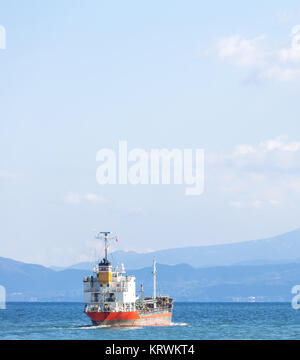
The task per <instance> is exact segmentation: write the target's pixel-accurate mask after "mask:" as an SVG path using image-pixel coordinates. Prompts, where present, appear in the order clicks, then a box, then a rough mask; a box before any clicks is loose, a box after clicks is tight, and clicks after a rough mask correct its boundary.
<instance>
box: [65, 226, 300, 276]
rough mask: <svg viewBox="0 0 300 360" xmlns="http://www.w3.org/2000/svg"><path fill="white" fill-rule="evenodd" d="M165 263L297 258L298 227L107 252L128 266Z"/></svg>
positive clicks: (272, 261)
mask: <svg viewBox="0 0 300 360" xmlns="http://www.w3.org/2000/svg"><path fill="white" fill-rule="evenodd" d="M154 256H155V257H156V260H157V262H159V263H160V264H165V265H176V264H182V263H185V264H189V265H191V266H193V267H197V268H199V267H211V266H224V265H234V264H235V265H259V264H277V263H291V262H298V261H299V262H300V229H297V230H294V231H291V232H288V233H285V234H283V235H279V236H275V237H272V238H268V239H262V240H252V241H245V242H241V243H232V244H224V245H213V246H198V247H183V248H176V249H168V250H160V251H155V252H150V253H144V254H139V253H136V252H134V251H129V252H125V251H116V252H113V253H112V254H111V260H112V262H114V263H115V264H117V263H124V264H125V265H126V267H127V268H129V269H141V268H144V267H146V266H151V264H152V262H153V257H154ZM92 268H93V264H92V263H86V262H84V263H79V264H76V265H73V266H71V267H70V269H89V270H91V269H92Z"/></svg>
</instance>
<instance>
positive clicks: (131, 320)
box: [86, 311, 172, 326]
mask: <svg viewBox="0 0 300 360" xmlns="http://www.w3.org/2000/svg"><path fill="white" fill-rule="evenodd" d="M86 314H87V315H88V316H89V317H90V318H91V320H92V322H93V324H95V325H110V326H169V325H171V322H172V321H171V319H172V313H171V312H163V313H155V314H141V315H140V314H139V313H138V312H137V311H130V312H87V313H86Z"/></svg>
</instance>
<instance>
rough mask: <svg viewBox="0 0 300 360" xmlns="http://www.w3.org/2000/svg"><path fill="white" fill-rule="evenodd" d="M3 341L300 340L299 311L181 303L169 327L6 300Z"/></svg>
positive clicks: (78, 307)
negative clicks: (120, 324)
mask: <svg viewBox="0 0 300 360" xmlns="http://www.w3.org/2000/svg"><path fill="white" fill-rule="evenodd" d="M0 339H1V340H5V339H8V340H10V339H14V340H23V339H36V340H43V339H46V340H52V339H57V340H60V339H76V340H81V339H82V340H83V339H84V340H88V339H91V340H92V339H93V340H134V339H140V340H142V339H146V340H147V339H149V340H194V339H197V340H205V339H300V310H294V309H293V308H292V307H291V304H290V303H182V302H176V303H175V305H174V312H173V322H172V325H171V326H167V327H138V328H129V327H128V328H111V327H109V326H93V325H92V324H91V322H90V320H89V318H88V317H87V316H86V315H85V314H84V313H83V304H81V303H57V302H56V303H47V302H45V303H35V302H32V303H18V302H15V303H8V304H7V306H6V309H5V310H0Z"/></svg>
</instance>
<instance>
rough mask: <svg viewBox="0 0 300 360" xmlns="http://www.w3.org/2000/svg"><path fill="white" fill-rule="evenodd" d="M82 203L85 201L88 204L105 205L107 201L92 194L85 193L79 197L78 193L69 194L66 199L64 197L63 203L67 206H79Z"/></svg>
mask: <svg viewBox="0 0 300 360" xmlns="http://www.w3.org/2000/svg"><path fill="white" fill-rule="evenodd" d="M82 201H87V202H90V203H95V204H96V203H98V204H105V203H107V202H108V201H107V200H106V199H105V198H104V197H102V196H101V195H97V194H94V193H87V194H83V195H80V194H78V193H69V194H68V195H67V196H66V197H65V202H67V203H68V204H79V203H81V202H82Z"/></svg>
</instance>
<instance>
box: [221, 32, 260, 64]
mask: <svg viewBox="0 0 300 360" xmlns="http://www.w3.org/2000/svg"><path fill="white" fill-rule="evenodd" d="M263 39H264V36H260V37H258V38H255V39H245V38H243V37H241V36H240V35H233V36H229V37H226V38H221V39H220V40H219V41H218V42H217V54H218V56H219V58H220V59H222V60H226V61H229V62H231V63H233V64H235V65H238V66H242V67H252V66H257V65H259V64H263V63H264V61H265V60H264V54H263V53H262V52H261V51H260V50H259V43H260V42H261V41H262V40H263Z"/></svg>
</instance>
